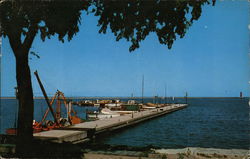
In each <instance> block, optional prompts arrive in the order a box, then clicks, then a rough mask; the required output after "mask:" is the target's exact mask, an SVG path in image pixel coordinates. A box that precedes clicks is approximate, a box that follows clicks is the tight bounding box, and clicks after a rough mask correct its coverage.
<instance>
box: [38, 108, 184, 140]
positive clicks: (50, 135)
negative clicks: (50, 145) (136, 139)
mask: <svg viewBox="0 0 250 159" xmlns="http://www.w3.org/2000/svg"><path fill="white" fill-rule="evenodd" d="M186 107H187V104H170V105H167V106H164V107H159V108H154V109H149V110H144V111H140V112H134V113H132V114H124V115H121V116H118V117H113V118H105V119H102V120H95V121H89V122H84V123H80V124H75V125H72V126H68V127H65V128H59V129H56V130H55V129H54V130H49V131H43V132H40V133H35V134H34V138H35V139H38V140H46V141H50V142H55V143H64V142H70V143H82V142H86V141H89V140H90V139H91V138H92V137H93V136H95V135H98V134H101V133H104V132H109V131H113V130H117V129H120V128H124V127H127V126H131V125H134V124H137V123H140V122H142V121H145V120H149V119H152V118H155V117H158V116H162V115H164V114H168V113H171V112H174V111H177V110H180V109H183V108H186Z"/></svg>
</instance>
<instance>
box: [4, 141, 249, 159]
mask: <svg viewBox="0 0 250 159" xmlns="http://www.w3.org/2000/svg"><path fill="white" fill-rule="evenodd" d="M38 147H39V148H42V147H46V151H47V154H41V153H40V150H37V151H36V150H35V151H33V152H32V154H29V155H31V156H29V157H35V158H36V157H45V158H47V157H66V156H65V154H67V158H71V157H74V158H83V159H93V158H94V159H142V158H143V159H213V158H215V159H248V158H249V157H250V151H249V150H247V149H220V148H201V147H186V148H182V149H153V148H147V149H132V148H127V149H126V148H125V149H124V148H123V149H121V148H119V147H117V148H115V147H114V148H112V149H95V148H94V149H92V148H88V147H85V146H82V145H77V146H76V145H71V146H70V145H65V146H64V145H63V144H62V145H59V147H60V148H58V145H52V146H48V145H47V144H45V145H39V146H38ZM63 147H65V148H63ZM48 150H49V151H48ZM50 151H51V152H50ZM53 152H55V153H53ZM9 157H20V156H18V155H16V154H15V145H10V144H0V158H9ZM24 157H25V156H24Z"/></svg>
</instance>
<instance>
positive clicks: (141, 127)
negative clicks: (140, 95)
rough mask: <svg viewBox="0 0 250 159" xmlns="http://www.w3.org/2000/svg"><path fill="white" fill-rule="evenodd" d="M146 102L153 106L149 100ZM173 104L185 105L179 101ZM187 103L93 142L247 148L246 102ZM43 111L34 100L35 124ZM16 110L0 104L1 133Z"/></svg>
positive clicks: (11, 103) (41, 102) (249, 133)
mask: <svg viewBox="0 0 250 159" xmlns="http://www.w3.org/2000/svg"><path fill="white" fill-rule="evenodd" d="M147 100H148V101H151V102H152V99H147ZM176 100H177V101H178V100H179V102H184V101H182V99H176ZM146 102H147V101H146ZM188 103H189V107H188V108H186V109H183V110H180V111H177V112H174V113H171V114H168V115H165V116H162V117H159V118H155V119H153V120H150V121H146V122H143V123H140V124H138V125H136V126H133V127H130V128H127V129H123V130H120V131H116V132H113V133H112V134H110V135H105V136H101V137H99V138H98V141H96V142H98V143H106V144H111V145H126V146H149V145H151V146H156V147H162V148H181V147H187V146H192V147H216V148H243V149H248V148H249V146H250V122H249V106H248V99H247V98H245V99H238V98H231V99H230V98H220V99H215V98H214V99H212V98H211V99H205V98H196V99H189V101H188ZM46 108H47V106H46V104H45V101H44V100H41V99H37V100H35V119H36V120H38V121H39V120H41V118H42V115H43V113H44V112H45V110H46ZM87 109H88V110H89V109H91V108H87ZM16 110H17V101H16V100H13V99H3V100H1V133H4V130H5V129H6V128H8V127H13V125H14V121H15V114H16V113H15V111H16ZM77 111H78V115H79V116H81V117H83V118H85V116H86V114H85V111H86V109H83V108H78V110H77ZM49 117H50V118H51V116H49Z"/></svg>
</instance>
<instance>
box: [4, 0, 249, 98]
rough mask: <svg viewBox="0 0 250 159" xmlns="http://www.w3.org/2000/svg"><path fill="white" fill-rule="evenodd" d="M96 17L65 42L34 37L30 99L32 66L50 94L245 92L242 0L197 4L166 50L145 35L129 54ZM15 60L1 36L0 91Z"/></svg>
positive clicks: (11, 78) (8, 83)
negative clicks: (198, 11) (197, 11)
mask: <svg viewBox="0 0 250 159" xmlns="http://www.w3.org/2000/svg"><path fill="white" fill-rule="evenodd" d="M96 25H97V18H96V17H94V16H86V15H82V24H81V26H80V32H79V33H78V34H77V35H76V36H75V37H74V38H73V40H72V41H70V42H65V43H61V42H59V41H58V40H57V37H53V38H52V39H50V40H46V41H45V42H42V41H41V40H40V38H39V36H37V37H36V39H35V41H34V43H33V47H32V49H31V51H35V52H38V54H39V56H40V57H41V58H40V59H37V58H35V57H34V56H31V58H32V59H31V60H30V62H29V64H30V67H31V72H32V82H33V92H34V96H42V93H41V90H40V88H39V86H38V83H37V81H36V79H35V76H34V74H33V72H34V71H35V70H38V73H39V75H40V78H41V80H42V82H43V83H44V87H45V89H46V91H47V92H48V94H49V95H53V94H54V93H55V92H56V90H57V89H59V90H61V91H63V92H64V93H65V95H66V96H130V95H131V93H133V94H134V96H141V81H142V75H144V78H145V92H144V94H145V96H154V95H159V96H164V87H165V85H166V87H167V95H168V96H184V94H185V92H186V91H187V92H188V93H189V96H192V97H232V96H239V92H240V91H242V92H243V95H245V96H249V94H250V91H249V84H248V81H249V80H250V78H249V77H250V74H249V73H250V67H249V29H248V25H249V2H247V1H246V0H245V1H217V3H216V6H214V7H213V6H211V5H209V6H204V7H203V12H202V16H201V17H200V19H199V20H198V21H195V22H194V24H193V25H192V26H191V27H190V29H189V30H188V32H187V34H186V35H185V37H184V38H183V39H177V40H176V41H175V42H174V44H173V47H172V49H171V50H168V49H167V46H165V45H160V44H159V42H158V40H157V37H156V35H155V34H150V36H148V37H147V38H146V40H145V41H143V42H142V43H141V46H140V48H139V49H137V50H136V51H134V52H132V53H129V51H128V49H129V46H130V43H128V42H126V41H125V40H121V41H120V42H116V41H115V37H114V36H113V35H112V34H111V33H109V32H108V33H107V34H104V35H103V34H98V27H97V26H96ZM15 85H16V80H15V59H14V55H13V53H12V50H11V48H10V46H9V43H8V39H3V46H2V69H1V95H2V96H13V95H14V87H15Z"/></svg>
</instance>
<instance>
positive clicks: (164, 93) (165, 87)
mask: <svg viewBox="0 0 250 159" xmlns="http://www.w3.org/2000/svg"><path fill="white" fill-rule="evenodd" d="M164 91H165V92H164V104H166V102H167V101H166V95H167V93H166V85H165V90H164Z"/></svg>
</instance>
